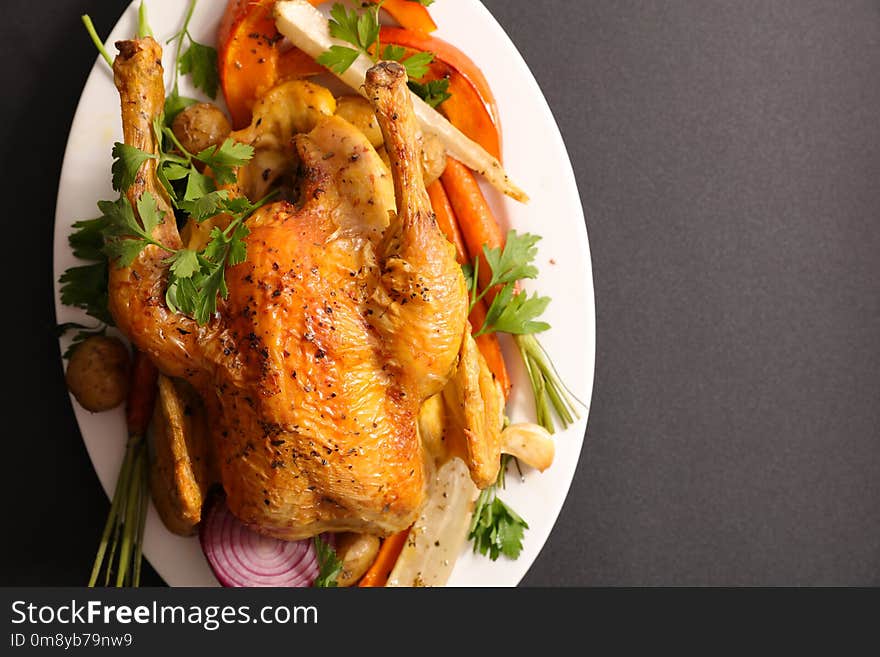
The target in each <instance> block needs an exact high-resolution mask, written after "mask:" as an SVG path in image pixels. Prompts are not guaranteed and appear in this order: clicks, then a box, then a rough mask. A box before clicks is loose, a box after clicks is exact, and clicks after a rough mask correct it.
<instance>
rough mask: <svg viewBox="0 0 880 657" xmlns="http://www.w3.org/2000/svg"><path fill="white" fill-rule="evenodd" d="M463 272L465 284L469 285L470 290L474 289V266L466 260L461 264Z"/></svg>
mask: <svg viewBox="0 0 880 657" xmlns="http://www.w3.org/2000/svg"><path fill="white" fill-rule="evenodd" d="M461 273H462V275H463V276H464V282H465V285H467V290H468V292H471V291H473V289H474V284H475V282H476V281H475V278H476V277H475V275H474V266H473V265H472V264H471V263H469V262H466V263H465V264H463V265H462V266H461Z"/></svg>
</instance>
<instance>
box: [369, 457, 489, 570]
mask: <svg viewBox="0 0 880 657" xmlns="http://www.w3.org/2000/svg"><path fill="white" fill-rule="evenodd" d="M478 493H479V491H478V490H477V487H476V486H474V483H473V482H472V481H471V477H470V473H469V471H468V467H467V466H466V465H465V464H464V462H463V461H462V460H461V459H458V458H453V459H450V460H449V461H447V462H446V463H444V464H443V465H441V466H440V467H439V468H438V469H437V472H436V473H435V475H434V478H433V479H432V480H431V486H430V488H429V490H428V500H427V501H426V502H425V506H424V508H423V509H422V513H421V515H419V519H418V520H416V522H415V524H414V525H413V526H412V529H410V532H409V537H408V539H407V541H406V545H404V547H403V550H402V551H401V553H400V556H399V557H398V558H397V563H396V564H395V565H394V570H392V571H391V575H390V577H389V578H388V583H387V584H386V586H444V585H445V584H446V582H447V581H448V580H449V575H450V574H451V573H452V569H453V567H454V566H455V561H456V559H457V558H458V555H459V554H460V553H461V548H462V546H463V545H464V542H465V540H466V539H467V532H468V528H469V526H470V522H471V514H472V513H473V509H474V500H476V499H477V494H478Z"/></svg>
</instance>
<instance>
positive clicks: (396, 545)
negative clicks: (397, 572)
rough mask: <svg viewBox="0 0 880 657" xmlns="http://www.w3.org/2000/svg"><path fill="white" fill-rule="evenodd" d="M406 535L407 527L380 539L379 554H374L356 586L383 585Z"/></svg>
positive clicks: (407, 535)
mask: <svg viewBox="0 0 880 657" xmlns="http://www.w3.org/2000/svg"><path fill="white" fill-rule="evenodd" d="M408 537H409V529H404V530H403V531H402V532H397V533H396V534H392V535H391V536H389V537H388V538H386V539H385V540H384V541H382V545H381V547H379V554H377V555H376V560H375V561H374V562H373V565H372V566H370V569H369V570H368V571H367V572H366V573H364V576H363V577H361V581H360V582H358V586H365V587H373V586H385V583H386V582H387V581H388V576H389V575H390V574H391V571H392V570H393V569H394V564H396V563H397V558H398V557H399V556H400V553H401V552H402V551H403V546H404V545H406V539H407V538H408Z"/></svg>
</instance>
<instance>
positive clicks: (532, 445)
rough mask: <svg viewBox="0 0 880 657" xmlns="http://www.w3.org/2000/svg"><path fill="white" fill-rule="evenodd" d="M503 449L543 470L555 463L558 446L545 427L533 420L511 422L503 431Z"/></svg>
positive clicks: (504, 451)
mask: <svg viewBox="0 0 880 657" xmlns="http://www.w3.org/2000/svg"><path fill="white" fill-rule="evenodd" d="M501 451H502V452H503V453H504V454H510V455H512V456H515V457H516V458H518V459H519V460H520V461H522V462H523V463H525V464H526V465H529V466H531V467H533V468H536V469H537V470H540V471H541V472H544V470H546V469H547V468H549V467H550V466H551V465H552V464H553V457H554V456H555V454H556V446H555V445H554V444H553V438H551V437H550V432H548V431H547V430H546V429H545V428H544V427H542V426H541V425H538V424H532V423H531V422H520V423H519V424H511V425H510V426H509V427H506V428H505V429H504V431H502V432H501Z"/></svg>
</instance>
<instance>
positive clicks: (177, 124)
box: [171, 103, 232, 154]
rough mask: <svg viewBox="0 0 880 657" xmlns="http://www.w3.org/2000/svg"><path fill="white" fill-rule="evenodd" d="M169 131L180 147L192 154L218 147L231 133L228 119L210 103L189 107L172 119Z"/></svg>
mask: <svg viewBox="0 0 880 657" xmlns="http://www.w3.org/2000/svg"><path fill="white" fill-rule="evenodd" d="M171 129H172V130H173V131H174V136H175V137H177V140H178V141H179V142H180V145H181V146H183V147H184V148H185V149H186V150H188V151H189V152H190V153H193V154H196V153H199V152H201V151H203V150H205V149H206V148H209V147H211V146H219V145H220V144H222V143H223V141H224V140H225V139H226V138H227V137H228V136H229V133H230V132H232V126H231V125H230V124H229V119H227V118H226V115H225V114H224V113H223V112H222V111H221V110H220V108H219V107H217V106H216V105H212V104H211V103H196V104H195V105H190V106H189V107H187V108H186V109H184V110H183V111H182V112H181V113H180V114H178V115H177V116H176V117H175V118H174V121H173V122H172V124H171Z"/></svg>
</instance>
